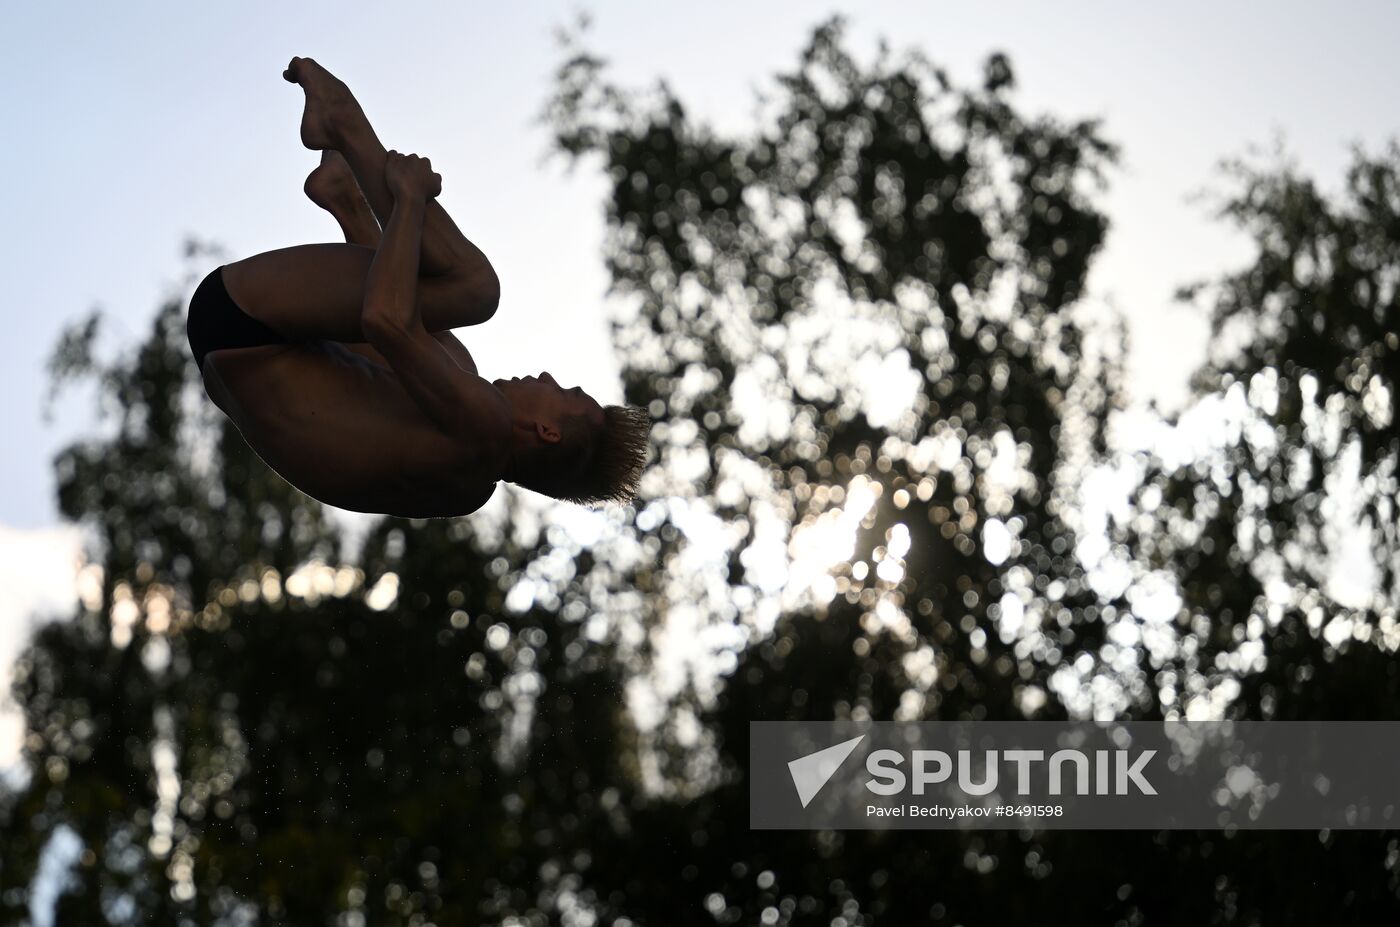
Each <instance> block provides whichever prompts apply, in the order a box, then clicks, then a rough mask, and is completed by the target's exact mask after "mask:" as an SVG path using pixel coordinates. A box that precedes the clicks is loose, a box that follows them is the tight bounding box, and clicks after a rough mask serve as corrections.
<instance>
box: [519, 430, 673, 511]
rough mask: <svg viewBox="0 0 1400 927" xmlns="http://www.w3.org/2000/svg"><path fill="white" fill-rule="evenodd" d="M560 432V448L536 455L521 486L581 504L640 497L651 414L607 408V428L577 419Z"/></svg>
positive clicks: (544, 449)
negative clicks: (638, 488) (638, 489)
mask: <svg viewBox="0 0 1400 927" xmlns="http://www.w3.org/2000/svg"><path fill="white" fill-rule="evenodd" d="M559 432H560V438H561V439H560V441H559V443H558V444H554V445H547V446H546V447H542V448H539V449H538V450H537V451H535V452H534V453H533V454H532V455H531V457H532V458H533V459H532V460H531V462H530V464H529V465H527V466H526V467H523V468H521V473H520V475H519V478H518V479H516V480H515V482H517V483H519V484H520V485H522V486H524V487H525V488H527V489H533V490H534V491H536V492H540V493H544V494H545V495H547V496H553V497H554V498H555V499H561V500H563V501H565V502H576V503H579V504H580V505H592V504H595V503H603V502H617V503H622V504H626V503H628V502H631V501H632V500H633V499H635V498H636V496H637V486H638V484H639V483H640V482H641V479H642V470H643V469H644V468H645V466H646V459H647V445H648V438H649V436H650V434H651V416H650V415H648V414H647V411H646V410H645V409H643V408H641V407H640V406H604V407H603V424H602V427H597V426H595V425H593V423H592V422H590V421H589V420H588V419H587V418H586V417H585V416H582V415H577V416H570V417H569V418H567V419H565V420H564V422H562V423H561V425H560V428H559Z"/></svg>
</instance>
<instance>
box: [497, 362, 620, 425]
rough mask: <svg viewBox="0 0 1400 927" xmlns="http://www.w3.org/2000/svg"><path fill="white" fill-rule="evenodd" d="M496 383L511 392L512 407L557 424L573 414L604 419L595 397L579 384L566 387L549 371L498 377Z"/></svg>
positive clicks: (590, 418) (592, 418) (591, 419)
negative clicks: (525, 375) (526, 375)
mask: <svg viewBox="0 0 1400 927" xmlns="http://www.w3.org/2000/svg"><path fill="white" fill-rule="evenodd" d="M495 385H496V387H497V388H499V389H502V390H504V391H507V392H508V394H509V396H510V401H511V405H512V406H513V407H515V408H516V409H517V410H519V411H520V412H525V413H528V414H529V415H530V416H532V417H534V418H536V419H539V420H542V421H547V422H552V423H557V422H559V421H562V420H563V419H565V418H568V417H571V416H582V417H584V418H586V419H588V420H589V421H593V422H596V423H597V424H599V425H601V424H602V422H603V407H602V406H601V405H599V404H598V402H597V401H596V400H595V399H594V398H593V397H592V396H589V395H588V394H587V393H585V392H584V391H583V388H582V387H579V386H574V387H570V388H568V389H565V388H564V387H562V386H560V385H559V384H558V383H557V382H556V381H555V379H554V377H552V376H550V374H549V373H548V371H543V372H541V373H540V374H539V375H538V376H531V377H511V378H510V379H508V380H497V381H495Z"/></svg>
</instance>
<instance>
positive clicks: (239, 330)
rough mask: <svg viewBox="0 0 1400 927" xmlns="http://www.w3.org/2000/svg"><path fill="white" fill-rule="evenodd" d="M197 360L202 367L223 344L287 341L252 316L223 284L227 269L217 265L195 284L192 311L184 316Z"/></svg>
mask: <svg viewBox="0 0 1400 927" xmlns="http://www.w3.org/2000/svg"><path fill="white" fill-rule="evenodd" d="M185 332H186V334H188V335H189V339H190V350H192V351H193V352H194V362H195V364H196V365H198V367H199V369H200V370H201V371H202V370H203V369H204V356H205V355H206V354H208V353H209V352H210V351H218V350H221V349H223V348H252V347H257V346H258V345H263V344H286V343H287V339H286V338H283V337H282V336H281V335H279V334H277V333H276V332H275V331H273V330H272V329H270V328H268V327H267V326H266V325H264V324H263V323H262V322H259V321H258V320H257V319H255V318H253V317H252V316H250V315H249V314H248V313H246V312H244V311H243V310H242V309H240V308H238V304H237V303H235V302H234V301H233V297H231V296H229V295H228V288H227V287H225V286H224V269H223V268H222V267H216V268H214V270H213V271H212V272H211V273H210V274H209V276H207V277H205V278H204V279H203V280H202V281H200V284H199V286H198V287H196V288H195V291H194V296H192V297H190V312H189V315H188V317H187V318H186V319H185Z"/></svg>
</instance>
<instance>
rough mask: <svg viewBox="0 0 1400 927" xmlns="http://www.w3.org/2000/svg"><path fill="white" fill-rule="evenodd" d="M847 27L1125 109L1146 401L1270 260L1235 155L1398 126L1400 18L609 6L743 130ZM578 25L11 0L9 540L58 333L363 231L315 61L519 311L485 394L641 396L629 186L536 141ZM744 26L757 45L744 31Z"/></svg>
mask: <svg viewBox="0 0 1400 927" xmlns="http://www.w3.org/2000/svg"><path fill="white" fill-rule="evenodd" d="M842 8H845V9H846V12H847V14H848V16H849V17H850V19H851V26H852V29H851V35H852V40H853V45H854V47H855V48H856V49H857V50H859V51H860V52H863V53H867V52H869V51H871V50H873V48H874V45H875V41H876V39H877V37H879V36H884V37H886V38H887V39H888V40H889V41H890V43H891V44H892V45H893V46H894V47H895V48H900V47H907V46H917V47H919V48H921V49H923V50H924V51H925V52H926V53H927V54H928V55H929V56H931V57H932V58H933V59H934V60H936V61H938V62H940V63H943V64H945V65H946V66H947V67H948V68H950V70H951V71H952V73H953V75H954V77H955V78H957V79H959V80H962V81H972V80H975V79H976V77H977V74H978V64H979V62H980V61H981V60H982V59H983V58H984V57H985V55H986V54H987V53H988V52H990V51H992V50H994V49H1001V50H1004V51H1006V52H1007V53H1009V54H1010V56H1011V59H1012V61H1013V63H1014V65H1015V66H1016V70H1017V73H1018V75H1019V79H1020V86H1021V90H1020V92H1019V93H1020V96H1019V100H1020V102H1021V103H1022V104H1023V105H1024V106H1025V107H1026V108H1028V109H1029V110H1032V111H1035V110H1041V109H1049V110H1052V111H1053V112H1055V113H1057V114H1062V115H1064V116H1067V117H1078V116H1086V115H1098V116H1102V117H1103V118H1104V119H1105V120H1106V124H1107V129H1108V133H1109V134H1110V135H1111V137H1113V138H1114V139H1116V140H1118V141H1119V142H1120V143H1121V144H1122V146H1123V149H1124V166H1123V170H1122V171H1121V172H1120V173H1119V175H1118V176H1117V177H1116V178H1115V184H1114V188H1113V191H1112V193H1111V194H1110V196H1109V197H1108V199H1107V201H1106V202H1107V207H1108V210H1109V213H1110V215H1111V217H1112V219H1113V222H1114V228H1113V231H1112V233H1111V237H1110V240H1109V245H1108V248H1107V250H1106V252H1105V253H1104V255H1103V257H1102V259H1101V260H1100V262H1099V265H1098V269H1097V270H1096V272H1095V275H1094V277H1093V280H1092V281H1091V282H1092V284H1093V288H1094V291H1095V293H1096V295H1098V296H1101V297H1104V298H1107V299H1109V300H1110V301H1111V302H1112V303H1113V304H1114V305H1116V306H1118V307H1119V308H1120V309H1121V310H1122V311H1123V312H1124V313H1125V314H1126V315H1127V316H1128V318H1129V319H1130V320H1131V323H1132V333H1133V335H1134V337H1135V339H1136V347H1135V350H1134V354H1133V361H1134V363H1133V367H1132V374H1133V388H1134V390H1135V392H1136V393H1137V394H1138V395H1139V396H1140V397H1153V396H1155V397H1158V398H1161V399H1163V400H1165V401H1167V402H1169V403H1171V402H1175V401H1178V400H1179V399H1180V397H1181V396H1182V386H1183V383H1184V378H1185V375H1186V372H1187V371H1188V370H1189V369H1190V366H1191V365H1192V363H1194V362H1195V360H1196V359H1197V358H1198V357H1199V356H1200V351H1201V348H1202V345H1203V338H1204V327H1203V324H1202V322H1201V320H1200V319H1199V318H1198V317H1197V316H1196V315H1195V314H1194V313H1193V312H1191V311H1190V310H1186V309H1182V308H1175V307H1173V306H1172V304H1171V300H1170V295H1171V292H1172V290H1173V288H1174V287H1175V286H1176V285H1177V284H1179V283H1181V282H1183V281H1186V280H1190V279H1193V278H1195V277H1198V276H1201V275H1204V274H1209V273H1211V272H1214V271H1217V270H1219V269H1221V268H1222V267H1225V266H1229V265H1230V264H1232V263H1237V262H1238V261H1240V260H1243V259H1244V257H1245V256H1246V252H1245V250H1244V249H1243V247H1242V243H1241V241H1240V240H1239V239H1238V238H1237V237H1236V236H1234V235H1232V234H1231V233H1229V232H1228V231H1227V230H1225V229H1224V228H1223V227H1221V226H1220V225H1219V223H1216V222H1214V221H1213V220H1211V219H1210V218H1209V216H1208V215H1207V214H1206V211H1205V208H1204V207H1203V206H1201V205H1199V204H1193V203H1189V202H1187V199H1186V198H1187V197H1188V195H1189V194H1190V193H1191V192H1192V191H1195V190H1199V189H1200V188H1202V187H1203V186H1204V185H1206V184H1208V183H1210V182H1211V180H1212V177H1213V176H1214V175H1213V166H1214V164H1215V163H1216V162H1217V160H1218V159H1219V158H1220V157H1221V156H1224V155H1227V154H1231V153H1238V152H1240V151H1242V150H1243V149H1244V148H1245V147H1246V146H1247V145H1249V144H1255V143H1264V144H1267V143H1269V142H1270V140H1271V139H1272V138H1273V137H1274V135H1275V134H1276V133H1278V132H1282V133H1283V134H1284V135H1285V136H1286V138H1287V140H1288V143H1289V147H1290V149H1291V150H1292V151H1293V152H1294V153H1295V154H1296V155H1297V156H1298V158H1299V160H1300V161H1301V162H1302V164H1303V165H1304V166H1305V167H1306V168H1307V169H1309V170H1311V171H1313V172H1315V173H1316V174H1317V175H1318V176H1319V177H1321V178H1323V179H1324V180H1325V181H1328V182H1331V181H1332V180H1333V179H1334V178H1336V177H1338V176H1339V175H1340V169H1341V167H1342V165H1343V164H1344V163H1345V160H1346V155H1347V148H1346V146H1347V144H1348V143H1349V142H1351V141H1354V140H1362V141H1364V142H1366V143H1368V144H1372V145H1374V144H1376V143H1378V142H1380V141H1381V140H1383V139H1385V138H1387V137H1389V135H1390V134H1391V133H1393V132H1394V131H1395V130H1396V128H1397V125H1400V114H1397V113H1396V112H1395V111H1394V109H1393V107H1392V106H1391V105H1390V103H1391V97H1390V91H1391V89H1392V88H1394V87H1395V86H1397V85H1400V59H1397V56H1395V55H1394V53H1393V48H1391V39H1392V38H1393V36H1394V35H1396V34H1400V30H1397V28H1396V26H1397V25H1400V8H1396V7H1394V6H1393V5H1386V4H1381V3H1370V4H1363V3H1358V4H1353V5H1349V6H1348V7H1347V8H1346V12H1345V14H1340V13H1339V12H1338V11H1337V10H1336V9H1333V8H1323V7H1320V6H1316V5H1305V4H1283V5H1280V4H1277V3H1271V4H1268V5H1265V4H1262V3H1256V4H1232V5H1228V6H1226V5H1221V4H1216V3H1210V4H1206V3H1197V4H1173V5H1171V6H1170V7H1168V6H1165V5H1160V4H1154V5H1150V6H1149V5H1144V4H1115V3H1091V4H1083V5H1078V6H1076V7H1075V8H1074V9H1075V15H1074V16H1073V17H1071V18H1069V19H1065V18H1061V16H1060V15H1059V10H1060V9H1062V8H1060V7H1057V6H1055V5H1051V4H1043V3H1004V4H997V5H995V6H985V5H976V6H972V5H967V4H957V5H953V4H943V3H932V2H922V3H917V2H864V3H860V4H855V3H844V4H829V5H827V6H825V7H818V6H814V5H812V4H810V3H798V2H767V3H762V4H754V3H751V2H743V3H737V2H728V0H725V2H716V3H710V4H704V5H700V4H684V5H683V4H657V3H643V2H622V0H616V2H599V3H596V4H594V5H593V6H592V7H591V10H592V13H593V16H594V20H595V26H594V29H593V30H592V44H593V47H594V48H596V49H597V50H598V51H599V52H600V53H602V54H603V55H604V56H606V57H608V58H610V59H611V60H612V61H613V62H614V63H615V68H616V73H617V76H618V77H619V78H621V79H622V80H623V81H624V82H629V83H638V82H647V81H650V80H652V79H654V78H655V77H657V76H664V77H665V78H666V79H667V80H668V81H670V82H671V84H672V85H673V86H674V88H675V89H676V91H677V92H678V94H679V95H680V97H681V98H682V99H683V100H685V101H687V102H688V103H689V104H690V105H691V106H692V108H693V110H694V111H695V112H697V113H699V114H700V115H702V116H704V117H705V118H707V119H709V120H710V121H711V122H713V123H714V124H716V125H718V126H719V127H720V128H740V127H743V126H745V125H746V124H747V119H748V117H749V114H750V113H751V112H752V109H753V106H752V89H753V88H754V87H757V86H761V85H763V84H764V82H765V80H766V78H767V77H768V76H769V75H770V74H772V73H773V72H774V71H775V70H777V69H779V68H786V67H788V66H790V65H791V63H792V62H793V60H794V57H795V52H796V50H797V49H798V48H799V47H800V46H801V44H802V43H803V42H804V41H805V39H806V37H807V34H808V32H809V30H810V27H811V25H812V24H813V22H814V21H815V20H816V19H818V18H819V17H821V16H823V15H825V13H826V12H830V11H838V10H841V9H842ZM577 9H578V7H577V5H576V4H573V3H568V2H536V3H529V4H500V3H493V4H486V3H407V4H392V5H391V4H349V3H345V2H338V3H334V4H331V3H313V4H275V5H274V4H271V3H262V4H258V3H238V4H220V5H214V4H196V5H191V4H177V3H144V4H143V3H127V4H120V5H110V4H101V5H99V4H91V5H89V6H88V7H87V8H86V9H85V10H82V11H78V10H76V9H74V8H72V7H68V8H60V7H55V6H52V5H43V4H24V5H18V4H15V5H7V6H6V8H5V11H4V12H3V13H0V35H3V36H4V37H5V38H4V39H3V40H0V41H3V44H4V54H3V56H0V78H2V79H3V85H4V86H5V87H6V88H8V93H7V94H6V96H5V98H4V100H3V102H0V124H3V125H4V126H5V127H6V132H5V135H6V138H7V141H8V144H7V145H5V146H4V150H3V152H0V165H3V168H4V172H5V175H6V176H8V177H10V178H11V183H12V184H13V190H12V192H11V194H10V195H9V196H8V197H7V198H6V204H7V207H8V208H7V210H6V211H7V213H8V214H9V217H10V223H9V225H8V226H6V227H5V229H4V231H3V232H0V253H3V254H4V255H5V258H4V260H5V265H6V268H7V269H8V271H9V272H8V273H7V274H6V277H7V283H8V285H9V290H10V292H9V299H8V301H7V310H6V323H7V329H8V330H7V339H6V340H7V341H8V343H10V344H11V345H13V346H14V348H13V349H12V351H11V357H10V362H9V363H8V364H5V365H3V367H2V368H0V390H3V392H4V395H5V397H6V400H5V402H4V403H3V406H0V409H3V411H0V415H3V419H0V431H3V433H4V434H5V437H6V441H5V443H6V446H7V448H9V452H8V453H6V454H4V455H3V456H0V485H3V486H4V491H3V492H0V525H6V526H11V527H19V528H34V527H39V526H44V525H48V524H51V523H53V522H54V520H55V518H56V514H55V508H54V504H53V484H52V477H51V467H50V460H51V457H52V454H53V452H54V451H55V450H56V449H57V448H58V447H59V446H61V445H62V444H63V443H64V442H65V441H66V440H68V439H69V438H70V437H71V436H72V435H73V434H75V433H77V432H79V431H81V430H82V429H83V428H85V427H86V426H87V425H88V424H89V419H88V418H87V415H86V409H87V404H86V401H85V400H86V397H80V398H79V397H75V398H74V399H73V400H72V401H69V402H68V403H66V404H63V405H61V406H60V408H59V415H58V421H57V422H56V423H55V424H54V425H53V426H47V427H46V426H44V425H43V423H42V422H41V419H40V415H39V406H40V398H41V396H42V394H43V391H44V388H45V377H44V374H43V362H44V360H45V358H46V357H47V356H48V353H49V351H50V349H51V346H52V344H53V342H54V338H55V336H56V335H57V333H58V331H59V330H60V328H61V326H62V325H63V324H64V323H65V322H66V321H69V320H71V319H73V318H74V317H75V316H77V315H79V314H81V313H82V312H84V311H85V310H87V309H88V308H90V307H92V306H94V305H101V306H102V307H104V308H105V309H107V310H108V312H109V313H110V315H111V316H112V318H113V322H114V324H113V325H112V327H111V336H112V340H111V342H109V343H111V344H118V343H120V344H126V343H130V342H131V341H132V340H134V339H135V338H137V337H138V336H139V335H140V333H141V332H142V331H143V330H144V327H145V326H146V324H147V322H148V320H149V318H150V316H151V313H152V312H153V310H154V308H155V306H156V304H157V302H158V301H159V300H160V298H161V297H162V296H164V295H165V294H166V293H167V292H169V291H170V289H171V286H172V284H173V283H174V282H175V281H176V279H177V277H178V274H179V272H180V270H181V264H180V260H179V256H178V255H179V246H180V242H181V241H182V239H183V238H184V236H185V235H187V234H196V235H199V236H202V237H204V238H208V239H212V240H215V241H218V242H220V243H222V244H223V245H225V246H226V248H227V250H228V252H229V254H230V255H231V256H235V257H236V256H239V255H243V254H246V253H249V252H253V251H258V250H264V249H268V248H274V247H280V246H283V245H287V244H293V243H296V242H303V241H316V240H328V239H330V238H332V237H333V236H334V234H335V232H336V229H335V227H334V225H333V223H332V222H331V221H330V219H329V218H328V217H326V216H324V215H323V214H321V213H320V212H319V211H318V210H316V209H315V208H314V207H312V206H311V205H310V204H309V203H308V202H307V201H305V200H304V199H303V198H302V196H301V192H300V187H301V181H302V178H303V177H304V175H305V173H306V172H307V171H308V170H309V169H310V168H311V167H312V166H313V165H314V164H315V156H314V155H313V154H311V153H310V152H307V151H305V150H303V149H302V148H301V147H300V145H299V144H298V141H297V137H296V127H297V120H298V115H299V113H300V109H301V95H300V92H299V91H298V90H297V88H295V87H293V86H291V85H289V84H285V83H283V82H282V80H281V79H280V76H279V74H280V71H281V69H282V67H283V66H284V65H285V63H286V61H287V59H288V58H290V57H291V56H292V55H293V54H309V55H312V56H314V57H317V58H319V59H321V60H322V61H323V62H324V63H325V64H327V65H328V66H329V67H330V68H332V70H334V71H335V72H337V73H338V74H340V75H342V76H343V77H345V78H346V80H347V81H348V82H349V83H350V85H351V87H352V89H354V90H355V91H356V93H357V94H358V95H359V97H360V98H361V100H362V101H363V102H364V105H365V109H366V111H367V112H368V113H369V115H370V117H371V119H372V120H374V122H375V123H376V125H377V127H378V128H379V130H380V135H381V136H382V137H383V138H384V139H385V142H386V144H388V145H389V146H390V147H396V148H399V149H401V150H414V151H419V152H421V153H423V154H426V155H428V156H430V157H431V158H433V160H434V163H435V164H436V165H437V166H438V168H439V170H440V171H441V173H442V174H443V176H444V178H445V181H444V187H445V190H444V194H443V202H444V203H445V204H446V205H447V207H448V208H449V209H450V210H451V211H452V212H453V213H454V215H455V216H456V217H457V219H458V222H459V224H460V225H461V226H462V227H463V228H464V230H466V231H467V233H468V235H469V236H471V237H472V238H473V239H475V240H476V241H477V242H478V243H479V244H480V245H481V246H482V247H483V248H484V250H485V251H486V252H487V253H488V254H489V255H490V256H491V258H492V260H493V261H494V262H495V264H496V267H497V268H498V270H499V272H500V276H501V279H502V281H503V290H504V296H503V302H502V308H501V311H500V312H499V313H498V315H497V317H496V318H495V319H494V320H493V321H492V322H491V323H490V324H488V325H486V326H484V327H482V328H479V329H474V330H469V331H465V332H463V335H464V338H465V340H466V341H467V344H468V346H469V347H470V348H471V349H472V351H473V352H474V354H475V355H476V357H477V360H478V363H479V364H480V366H481V369H482V372H483V373H485V374H486V375H488V376H499V375H509V374H513V373H528V372H537V371H538V370H540V369H549V370H551V371H553V372H554V373H555V374H556V376H557V377H558V378H559V379H560V381H561V382H564V383H565V384H566V385H567V384H571V383H578V384H580V385H582V386H584V388H585V389H588V390H589V391H591V392H594V393H596V394H599V395H600V397H601V398H604V399H615V398H616V397H617V395H618V390H619V387H618V384H617V381H616V362H615V361H614V360H613V359H612V358H611V356H610V352H609V350H608V345H607V340H606V333H605V328H604V326H603V322H602V314H601V310H600V306H601V303H602V293H603V289H604V286H605V283H606V281H605V278H604V274H603V270H602V266H601V262H600V260H599V247H600V242H601V231H602V228H601V226H602V223H601V216H602V206H601V194H602V190H603V188H602V185H601V183H600V182H599V180H598V178H596V177H594V176H591V175H589V174H587V173H585V172H577V173H575V174H573V175H572V176H570V175H569V174H567V173H566V172H565V171H564V170H563V169H562V166H561V165H560V164H558V163H556V164H553V165H542V164H541V156H542V153H543V151H544V149H545V141H546V136H545V133H544V132H543V130H542V129H541V128H540V127H539V126H538V125H536V124H535V122H534V116H535V115H536V114H537V113H538V111H539V109H540V105H541V101H542V100H543V99H544V97H545V95H546V93H547V91H548V88H549V82H550V77H551V72H552V69H553V67H554V65H555V63H556V61H557V54H556V48H555V45H554V42H553V38H552V34H551V33H552V29H553V28H554V27H555V26H557V25H559V24H561V23H565V22H568V21H570V19H571V18H572V16H573V15H574V14H575V12H576V10H577ZM739 25H742V28H736V26H739Z"/></svg>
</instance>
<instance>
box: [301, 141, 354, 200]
mask: <svg viewBox="0 0 1400 927" xmlns="http://www.w3.org/2000/svg"><path fill="white" fill-rule="evenodd" d="M302 190H304V191H305V192H306V195H307V197H308V198H309V199H310V200H311V202H313V203H315V204H316V205H317V206H320V207H321V208H322V209H324V210H326V211H327V212H329V213H331V214H332V215H340V214H341V213H342V212H344V211H345V210H346V209H348V208H351V207H354V206H356V205H358V202H359V200H360V199H361V197H360V188H359V185H357V184H356V183H355V174H354V172H353V171H351V170H350V165H349V164H348V163H346V160H345V158H344V157H342V156H341V154H340V152H338V151H336V150H334V149H331V148H327V149H326V150H325V151H323V152H321V163H320V165H319V166H318V167H317V168H316V169H315V170H313V171H312V172H311V173H310V174H307V175H306V183H305V184H304V185H303V186H302Z"/></svg>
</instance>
